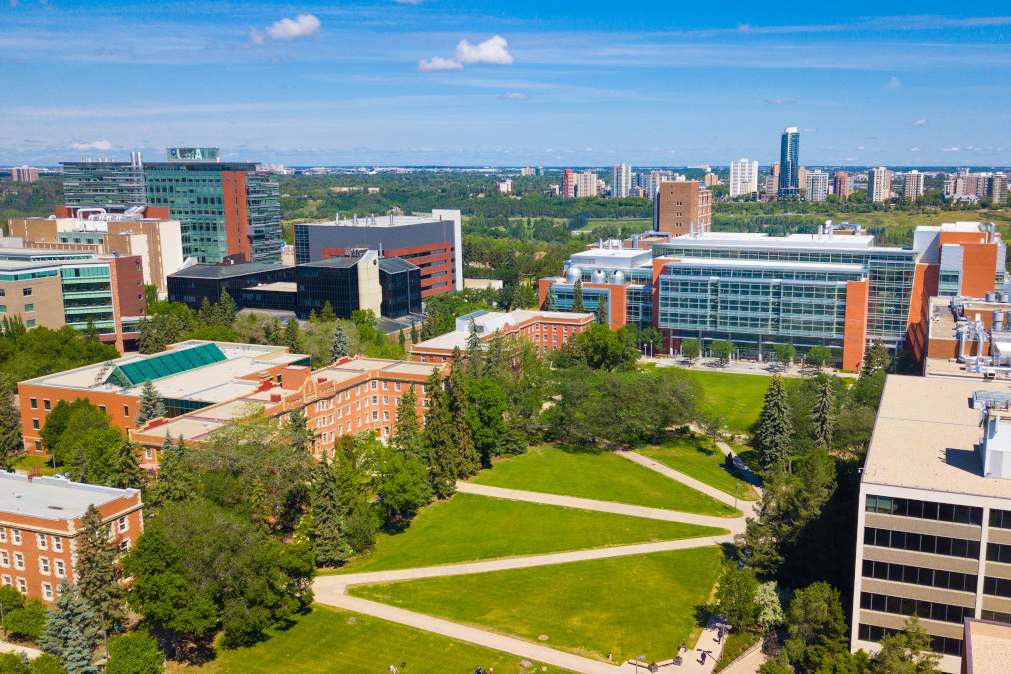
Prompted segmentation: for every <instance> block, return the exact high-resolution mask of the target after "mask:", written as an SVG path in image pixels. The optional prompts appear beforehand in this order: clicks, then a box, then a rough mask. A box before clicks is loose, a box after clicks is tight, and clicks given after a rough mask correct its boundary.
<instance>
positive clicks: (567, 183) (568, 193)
mask: <svg viewBox="0 0 1011 674" xmlns="http://www.w3.org/2000/svg"><path fill="white" fill-rule="evenodd" d="M562 196H563V197H568V198H569V199H572V198H573V197H575V196H576V172H575V171H573V170H572V169H565V170H564V171H562Z"/></svg>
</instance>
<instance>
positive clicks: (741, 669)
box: [723, 648, 768, 674]
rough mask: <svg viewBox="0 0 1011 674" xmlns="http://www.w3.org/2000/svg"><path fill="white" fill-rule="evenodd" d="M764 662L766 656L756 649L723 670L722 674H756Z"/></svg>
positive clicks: (766, 658) (759, 649)
mask: <svg viewBox="0 0 1011 674" xmlns="http://www.w3.org/2000/svg"><path fill="white" fill-rule="evenodd" d="M766 660H768V656H766V655H765V653H763V652H762V649H761V648H756V649H755V650H754V651H752V652H751V653H749V654H748V655H746V656H745V657H743V658H741V659H740V660H738V661H737V662H735V663H734V664H732V665H730V666H729V667H727V668H726V669H724V670H723V674H758V670H759V669H761V667H762V665H763V664H765V661H766Z"/></svg>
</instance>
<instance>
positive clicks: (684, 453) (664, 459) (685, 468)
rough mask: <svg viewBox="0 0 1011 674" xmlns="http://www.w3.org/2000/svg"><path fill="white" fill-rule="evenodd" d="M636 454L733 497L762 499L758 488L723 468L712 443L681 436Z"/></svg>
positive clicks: (644, 448) (749, 499)
mask: <svg viewBox="0 0 1011 674" xmlns="http://www.w3.org/2000/svg"><path fill="white" fill-rule="evenodd" d="M636 451H638V452H639V453H640V454H643V455H645V456H648V457H650V458H651V459H655V460H656V461H659V462H660V463H662V464H664V465H665V466H668V467H670V468H673V469H674V470H677V471H681V472H682V473H684V474H685V475H689V476H691V477H694V478H695V479H696V480H699V481H700V482H705V483H706V484H708V485H709V486H711V487H716V488H717V489H719V490H720V491H724V492H726V493H728V494H730V495H731V496H737V498H740V499H744V500H746V501H754V500H755V499H757V498H758V493H757V492H756V491H755V489H754V487H752V486H751V485H750V484H748V483H747V482H745V481H744V480H741V479H740V478H738V477H736V476H734V475H733V474H732V473H730V472H729V471H728V470H726V469H725V468H724V467H723V461H724V457H723V453H722V452H720V451H719V450H717V449H713V448H712V447H711V445H710V443H709V440H703V439H701V438H698V437H693V436H679V437H675V438H671V439H670V440H669V441H667V442H664V443H662V444H660V445H651V446H649V447H642V448H640V449H638V450H636Z"/></svg>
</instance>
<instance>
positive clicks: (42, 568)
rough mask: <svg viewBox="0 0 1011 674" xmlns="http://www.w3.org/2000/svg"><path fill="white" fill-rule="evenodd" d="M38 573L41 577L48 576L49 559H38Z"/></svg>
mask: <svg viewBox="0 0 1011 674" xmlns="http://www.w3.org/2000/svg"><path fill="white" fill-rule="evenodd" d="M39 573H41V574H42V575H43V576H48V575H49V558H48V557H39Z"/></svg>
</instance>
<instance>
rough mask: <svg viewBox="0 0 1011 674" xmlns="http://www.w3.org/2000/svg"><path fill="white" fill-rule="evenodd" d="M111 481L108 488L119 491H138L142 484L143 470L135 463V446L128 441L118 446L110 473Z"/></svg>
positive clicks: (138, 463) (137, 462)
mask: <svg viewBox="0 0 1011 674" xmlns="http://www.w3.org/2000/svg"><path fill="white" fill-rule="evenodd" d="M111 476H112V480H111V484H110V485H109V486H111V487H119V488H120V489H125V488H128V487H129V488H131V489H140V487H141V486H142V485H143V484H144V470H143V469H142V468H141V467H140V462H139V461H137V445H135V444H133V443H132V442H130V441H129V440H125V441H123V442H122V443H121V444H120V445H119V450H118V451H117V452H116V456H115V459H114V461H113V465H112V472H111Z"/></svg>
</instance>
